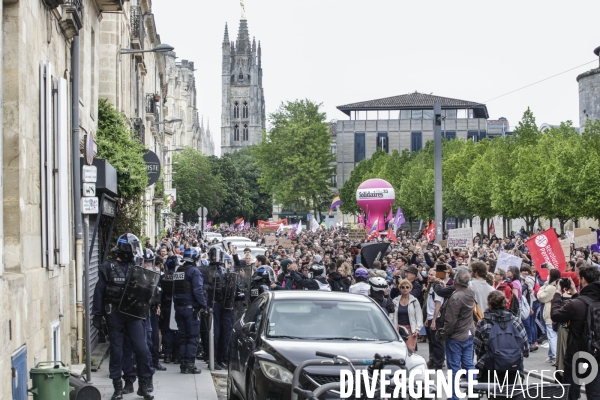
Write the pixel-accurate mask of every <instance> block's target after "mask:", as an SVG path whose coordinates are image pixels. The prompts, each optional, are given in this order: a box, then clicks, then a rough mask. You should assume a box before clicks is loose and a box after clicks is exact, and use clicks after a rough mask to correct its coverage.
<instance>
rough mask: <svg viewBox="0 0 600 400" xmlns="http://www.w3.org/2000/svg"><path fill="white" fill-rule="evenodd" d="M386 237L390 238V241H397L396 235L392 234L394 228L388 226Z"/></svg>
mask: <svg viewBox="0 0 600 400" xmlns="http://www.w3.org/2000/svg"><path fill="white" fill-rule="evenodd" d="M387 238H388V239H390V240H391V241H392V242H394V243H398V238H397V237H396V235H395V234H394V230H393V229H392V227H391V226H390V227H389V229H388V232H387Z"/></svg>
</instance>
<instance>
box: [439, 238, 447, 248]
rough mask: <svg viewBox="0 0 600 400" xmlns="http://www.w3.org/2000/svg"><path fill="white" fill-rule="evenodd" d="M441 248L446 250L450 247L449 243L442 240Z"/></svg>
mask: <svg viewBox="0 0 600 400" xmlns="http://www.w3.org/2000/svg"><path fill="white" fill-rule="evenodd" d="M440 247H441V248H442V249H445V248H446V247H448V241H447V240H440Z"/></svg>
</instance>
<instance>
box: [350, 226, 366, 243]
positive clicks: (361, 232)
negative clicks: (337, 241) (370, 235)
mask: <svg viewBox="0 0 600 400" xmlns="http://www.w3.org/2000/svg"><path fill="white" fill-rule="evenodd" d="M366 237H367V230H366V229H350V230H349V231H348V239H350V241H352V242H362V241H363V240H365V239H366Z"/></svg>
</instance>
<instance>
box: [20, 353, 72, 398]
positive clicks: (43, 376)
mask: <svg viewBox="0 0 600 400" xmlns="http://www.w3.org/2000/svg"><path fill="white" fill-rule="evenodd" d="M58 364H60V365H58ZM42 365H50V366H49V367H45V368H42ZM61 365H62V367H61ZM70 375H71V372H70V370H69V369H68V368H67V367H66V366H65V364H63V363H62V362H60V361H42V362H40V363H38V365H36V366H35V368H31V369H30V370H29V377H30V378H31V389H29V390H27V391H28V392H29V393H32V394H33V400H69V393H70V392H71V390H73V387H71V386H69V376H70Z"/></svg>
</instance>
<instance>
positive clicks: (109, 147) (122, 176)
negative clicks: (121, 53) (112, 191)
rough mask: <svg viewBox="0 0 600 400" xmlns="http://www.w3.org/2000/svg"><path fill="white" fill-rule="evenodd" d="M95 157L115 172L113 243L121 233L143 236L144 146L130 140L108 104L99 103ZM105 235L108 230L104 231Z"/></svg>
mask: <svg viewBox="0 0 600 400" xmlns="http://www.w3.org/2000/svg"><path fill="white" fill-rule="evenodd" d="M96 142H97V144H98V151H97V156H98V158H102V159H105V160H107V161H108V162H109V163H110V164H111V165H112V166H113V167H114V168H115V169H116V170H117V189H118V191H119V196H118V198H117V203H118V211H117V218H116V222H115V227H114V233H115V234H113V241H116V238H118V236H119V235H121V234H123V233H128V232H130V233H133V234H135V235H137V236H140V235H141V233H142V228H143V223H144V216H143V208H142V201H141V197H142V196H143V195H144V192H145V190H146V185H147V183H148V175H147V174H146V163H145V162H144V158H143V155H142V152H143V151H144V146H142V144H141V143H140V142H139V141H137V140H134V139H133V138H132V136H131V130H130V129H129V126H128V123H127V119H126V118H125V116H123V115H122V114H121V113H119V112H118V111H117V110H115V108H114V107H113V105H112V104H111V103H109V102H108V101H107V100H105V99H102V100H100V101H99V102H98V130H97V131H96ZM105 231H107V230H105Z"/></svg>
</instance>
